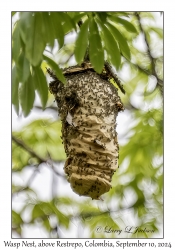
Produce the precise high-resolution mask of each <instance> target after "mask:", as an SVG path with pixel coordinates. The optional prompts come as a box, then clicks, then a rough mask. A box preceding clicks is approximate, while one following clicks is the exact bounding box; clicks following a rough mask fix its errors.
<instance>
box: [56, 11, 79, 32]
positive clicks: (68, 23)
mask: <svg viewBox="0 0 175 250" xmlns="http://www.w3.org/2000/svg"><path fill="white" fill-rule="evenodd" d="M58 18H59V20H60V23H61V25H62V27H63V30H64V33H68V32H70V31H71V30H72V29H75V30H76V25H75V23H74V20H73V19H72V18H71V17H70V16H69V15H68V14H67V13H64V12H58Z"/></svg>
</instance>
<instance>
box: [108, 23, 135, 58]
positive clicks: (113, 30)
mask: <svg viewBox="0 0 175 250" xmlns="http://www.w3.org/2000/svg"><path fill="white" fill-rule="evenodd" d="M107 26H108V27H109V29H110V31H111V33H112V35H113V36H114V38H115V39H116V40H117V41H118V43H119V45H120V49H121V51H122V53H123V54H124V56H125V57H126V58H127V59H128V60H130V58H131V54H130V49H129V47H128V44H127V41H126V39H125V38H124V37H123V35H122V34H121V33H120V32H119V31H118V29H117V28H116V27H114V26H113V25H111V24H110V23H108V24H107Z"/></svg>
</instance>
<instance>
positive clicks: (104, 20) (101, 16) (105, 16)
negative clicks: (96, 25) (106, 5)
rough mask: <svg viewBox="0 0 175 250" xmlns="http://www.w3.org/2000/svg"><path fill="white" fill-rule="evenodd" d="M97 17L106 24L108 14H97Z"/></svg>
mask: <svg viewBox="0 0 175 250" xmlns="http://www.w3.org/2000/svg"><path fill="white" fill-rule="evenodd" d="M97 16H98V17H99V18H100V20H101V21H102V22H103V23H105V22H106V18H107V13H106V12H97Z"/></svg>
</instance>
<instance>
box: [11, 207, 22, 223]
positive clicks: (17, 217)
mask: <svg viewBox="0 0 175 250" xmlns="http://www.w3.org/2000/svg"><path fill="white" fill-rule="evenodd" d="M22 223H23V220H22V218H21V215H20V214H18V213H17V212H15V211H14V210H12V224H13V226H19V225H20V224H22Z"/></svg>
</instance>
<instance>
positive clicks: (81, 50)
mask: <svg viewBox="0 0 175 250" xmlns="http://www.w3.org/2000/svg"><path fill="white" fill-rule="evenodd" d="M88 27H89V20H88V19H87V20H86V21H85V22H84V23H83V25H82V26H81V29H80V32H79V34H78V38H77V40H76V43H75V59H76V61H77V62H78V63H79V64H80V63H81V62H82V61H83V59H84V55H85V52H86V49H87V46H88Z"/></svg>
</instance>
